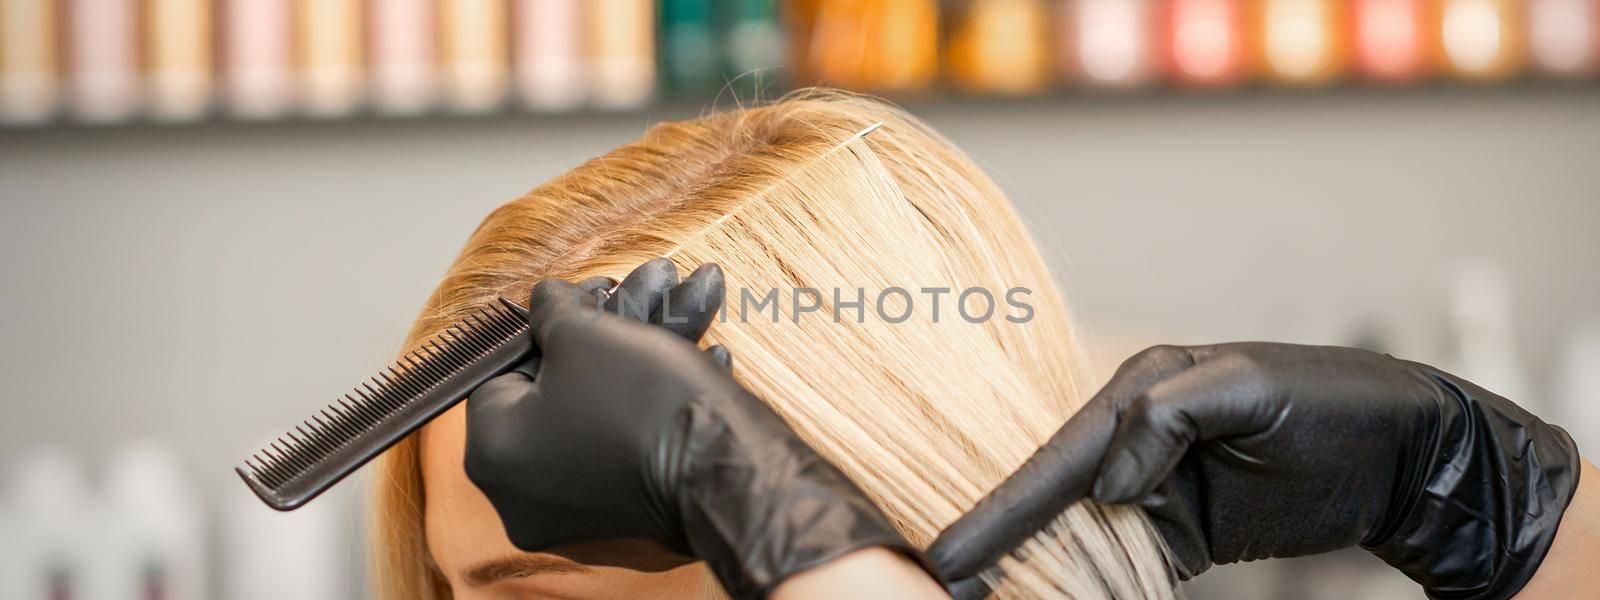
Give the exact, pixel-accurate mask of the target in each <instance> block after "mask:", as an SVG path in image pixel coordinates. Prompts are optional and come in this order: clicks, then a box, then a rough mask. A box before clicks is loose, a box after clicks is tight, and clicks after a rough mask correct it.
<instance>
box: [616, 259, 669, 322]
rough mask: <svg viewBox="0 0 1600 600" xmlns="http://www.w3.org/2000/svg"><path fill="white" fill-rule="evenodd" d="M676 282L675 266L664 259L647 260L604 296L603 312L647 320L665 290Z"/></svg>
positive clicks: (658, 305) (663, 297)
mask: <svg viewBox="0 0 1600 600" xmlns="http://www.w3.org/2000/svg"><path fill="white" fill-rule="evenodd" d="M675 285H678V267H677V266H675V265H673V264H672V261H670V260H667V259H665V258H655V259H651V260H649V261H646V262H645V263H644V264H642V265H639V266H638V268H635V269H634V270H633V272H632V273H629V274H628V276H627V277H624V278H622V283H621V284H620V285H618V286H617V289H616V291H614V292H612V293H611V297H610V298H607V299H606V305H605V311H606V312H607V313H610V314H613V315H620V316H624V317H630V318H632V319H634V320H636V321H642V322H649V320H650V315H651V314H652V313H654V312H655V311H656V309H657V308H659V307H660V306H661V303H662V302H663V301H665V299H666V297H667V291H668V290H671V289H672V287H673V286H675Z"/></svg>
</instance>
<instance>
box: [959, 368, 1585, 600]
mask: <svg viewBox="0 0 1600 600" xmlns="http://www.w3.org/2000/svg"><path fill="white" fill-rule="evenodd" d="M1578 465H1579V462H1578V455H1577V452H1576V449H1575V448H1574V446H1573V443H1572V440H1571V438H1569V437H1568V436H1567V434H1566V432H1564V431H1562V430H1561V429H1560V428H1558V427H1554V426H1552V425H1549V424H1547V423H1544V422H1543V421H1540V420H1539V419H1538V418H1536V417H1534V416H1533V415H1531V414H1528V413H1527V412H1525V411H1523V410H1522V409H1520V408H1518V407H1517V406H1516V405H1515V404H1512V403H1511V402H1510V401H1508V400H1506V399H1505V398H1501V397H1499V396H1496V395H1494V394H1492V393H1490V392H1488V391H1485V390H1483V389H1482V388H1479V387H1477V386H1475V385H1473V384H1471V383H1469V382H1466V381H1463V380H1461V379H1459V378H1456V377H1454V376H1451V375H1449V374H1447V373H1444V372H1442V371H1439V370H1437V369H1434V368H1432V367H1429V366H1427V365H1422V364H1418V363H1414V362H1408V361H1404V360H1398V359H1395V358H1391V357H1389V356H1387V355H1381V354H1374V353H1371V352H1365V351H1361V350H1354V349H1349V348H1334V347H1315V346H1297V345H1289V344H1269V343H1239V344H1223V345H1218V346H1200V347H1173V346H1161V347H1156V348H1151V349H1150V350H1146V351H1144V352H1142V353H1140V354H1139V355H1137V356H1134V357H1133V358H1132V359H1129V360H1128V361H1127V362H1125V363H1123V365H1122V367H1121V368H1120V369H1119V370H1118V371H1117V373H1116V375H1115V376H1114V377H1112V379H1111V381H1110V382H1109V383H1108V384H1107V385H1106V387H1105V388H1104V389H1102V390H1101V391H1100V393H1099V394H1097V395H1095V397H1094V398H1093V399H1092V400H1090V401H1089V403H1088V404H1087V405H1086V406H1085V407H1084V408H1083V410H1082V411H1080V412H1079V413H1078V414H1077V415H1075V416H1074V417H1073V418H1072V419H1071V420H1070V421H1068V422H1067V424H1066V425H1065V426H1063V427H1062V429H1061V430H1060V431H1059V432H1058V433H1056V435H1055V436H1054V437H1052V438H1051V440H1050V441H1049V442H1048V443H1047V444H1046V445H1045V446H1044V447H1043V448H1041V449H1040V450H1039V452H1038V453H1037V454H1036V455H1034V456H1033V457H1032V458H1030V459H1029V460H1028V462H1027V463H1026V464H1025V465H1024V466H1023V467H1022V468H1021V469H1020V470H1018V472H1017V473H1016V474H1014V475H1013V476H1012V477H1011V478H1010V479H1008V480H1007V481H1006V482H1004V483H1003V484H1001V485H1000V487H998V488H997V489H996V490H995V491H993V492H992V493H991V494H990V496H989V497H987V498H985V499H984V500H983V501H981V502H980V503H979V504H978V505H977V506H976V507H975V508H974V509H973V510H972V511H971V512H969V513H968V514H967V515H965V516H963V517H962V518H961V519H959V520H957V521H956V523H954V524H953V525H951V526H950V527H949V528H948V529H946V530H945V531H944V533H942V534H941V535H940V537H939V539H938V540H936V541H935V542H934V544H933V547H931V548H930V549H929V551H928V552H929V556H930V557H932V558H933V559H934V560H935V563H936V564H937V565H938V566H939V568H940V569H941V570H942V571H943V572H944V574H945V575H946V576H947V577H949V578H950V579H951V580H952V581H955V582H956V585H957V586H958V587H957V588H955V589H956V591H957V593H956V594H955V595H956V596H957V597H976V596H977V595H979V594H980V593H982V592H983V587H982V585H981V583H978V582H977V578H976V577H975V575H976V574H977V573H978V572H979V571H980V570H982V569H984V568H986V567H988V566H990V565H992V564H994V561H995V560H996V559H997V558H998V557H999V556H1000V555H1001V554H1004V553H1005V552H1007V551H1009V550H1010V549H1012V548H1014V547H1016V545H1017V544H1018V543H1019V542H1020V541H1022V540H1024V539H1026V538H1027V537H1028V536H1029V535H1030V534H1032V533H1033V532H1035V531H1038V530H1039V528H1040V527H1042V526H1043V525H1044V524H1045V523H1047V522H1048V521H1050V520H1051V519H1052V518H1053V517H1054V516H1056V515H1057V514H1060V512H1061V511H1062V509H1063V508H1065V507H1066V506H1067V505H1068V504H1070V503H1072V502H1074V501H1076V500H1078V499H1079V498H1081V497H1083V496H1084V495H1086V494H1089V493H1090V492H1091V490H1092V495H1093V497H1094V498H1095V499H1096V500H1098V501H1101V502H1105V503H1113V504H1117V503H1128V502H1140V503H1141V504H1143V505H1144V507H1145V508H1146V510H1147V511H1148V513H1149V515H1150V517H1151V520H1152V521H1153V522H1154V523H1155V525H1156V527H1157V529H1158V530H1159V531H1160V532H1161V535H1162V537H1163V538H1165V540H1166V542H1167V544H1168V546H1169V547H1171V549H1172V551H1173V554H1174V555H1175V558H1176V560H1177V565H1176V566H1177V568H1178V571H1179V574H1180V575H1181V576H1182V577H1184V578H1188V577H1191V576H1194V575H1196V574H1198V573H1200V572H1202V571H1205V570H1206V569H1207V568H1209V567H1210V566H1211V565H1212V564H1226V563H1232V562H1236V561H1243V560H1254V559H1261V558H1271V557H1289V556H1301V555H1307V554H1316V553H1320V552H1327V551H1330V550H1335V549H1338V548H1344V547H1349V546H1354V545H1357V544H1360V545H1361V546H1362V547H1364V548H1366V549H1367V550H1369V551H1371V552H1372V553H1373V554H1375V555H1377V556H1378V557H1379V558H1381V559H1383V560H1384V561H1386V562H1388V563H1389V564H1390V565H1392V566H1394V567H1395V568H1397V569H1399V570H1401V571H1402V572H1404V573H1405V574H1406V575H1407V576H1409V577H1411V578H1412V579H1414V580H1416V581H1417V582H1419V583H1421V584H1422V585H1423V586H1424V588H1425V589H1426V590H1427V591H1428V593H1429V594H1430V595H1431V596H1434V597H1441V598H1445V597H1447V598H1501V597H1507V596H1510V595H1511V594H1513V593H1515V592H1516V591H1517V590H1518V589H1519V588H1520V587H1521V586H1522V584H1523V583H1525V582H1526V581H1527V580H1528V578H1529V577H1530V576H1532V574H1533V573H1534V571H1535V569H1537V567H1538V565H1539V561H1540V559H1541V558H1542V557H1543V556H1544V554H1545V551H1546V550H1547V549H1548V548H1549V547H1550V542H1551V540H1552V538H1553V537H1554V534H1555V528H1556V525H1557V524H1558V523H1559V522H1560V519H1561V515H1562V510H1563V509H1564V508H1565V507H1566V505H1567V502H1568V501H1569V500H1570V499H1571V498H1572V495H1573V490H1574V489H1575V487H1576V482H1577V477H1576V475H1577V468H1578Z"/></svg>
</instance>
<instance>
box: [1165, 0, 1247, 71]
mask: <svg viewBox="0 0 1600 600" xmlns="http://www.w3.org/2000/svg"><path fill="white" fill-rule="evenodd" d="M1159 22H1160V31H1161V40H1160V44H1161V46H1160V47H1161V57H1162V62H1163V63H1164V65H1165V67H1166V71H1167V74H1168V76H1170V77H1172V78H1173V79H1174V80H1176V81H1178V82H1179V83H1183V84H1186V85H1191V86H1198V87H1225V86H1230V85H1234V84H1237V83H1239V82H1241V81H1243V80H1244V79H1245V76H1246V74H1247V72H1248V65H1247V62H1246V60H1247V57H1246V54H1245V52H1246V48H1245V37H1244V28H1245V12H1244V5H1243V2H1242V0H1167V2H1166V3H1165V4H1164V5H1163V6H1162V10H1161V12H1160V16H1159Z"/></svg>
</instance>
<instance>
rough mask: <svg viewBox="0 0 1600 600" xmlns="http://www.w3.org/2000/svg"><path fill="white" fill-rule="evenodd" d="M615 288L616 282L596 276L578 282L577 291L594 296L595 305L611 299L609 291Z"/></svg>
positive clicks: (602, 276)
mask: <svg viewBox="0 0 1600 600" xmlns="http://www.w3.org/2000/svg"><path fill="white" fill-rule="evenodd" d="M615 287H617V280H615V279H612V278H610V277H606V276H605V275H596V276H594V277H590V278H588V279H585V280H583V281H579V282H578V289H581V290H583V291H585V292H588V293H589V295H590V296H594V298H595V300H596V301H597V303H603V302H605V301H606V299H607V298H610V297H611V290H612V289H613V288H615Z"/></svg>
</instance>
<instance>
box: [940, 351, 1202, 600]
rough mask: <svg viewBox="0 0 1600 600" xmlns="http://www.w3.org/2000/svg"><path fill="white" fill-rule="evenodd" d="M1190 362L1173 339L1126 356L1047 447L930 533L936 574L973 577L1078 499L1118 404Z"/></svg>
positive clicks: (1111, 430) (1100, 452)
mask: <svg viewBox="0 0 1600 600" xmlns="http://www.w3.org/2000/svg"><path fill="white" fill-rule="evenodd" d="M1192 364H1193V363H1192V361H1191V359H1190V356H1189V354H1188V352H1187V351H1185V350H1184V349H1183V348H1178V347H1175V346H1157V347H1154V348H1151V349H1149V350H1145V351H1144V352H1140V353H1139V354H1136V355H1134V356H1133V357H1132V358H1129V359H1128V360H1127V361H1125V362H1123V363H1122V366H1121V367H1119V368H1118V369H1117V372H1116V374H1115V375H1112V377H1111V380H1110V381H1108V382H1106V385H1105V387H1103V388H1101V389H1100V391H1099V392H1098V393H1096V394H1095V395H1094V397H1093V398H1091V399H1090V400H1089V402H1088V403H1086V404H1084V406H1083V408H1082V409H1081V410H1079V411H1078V413H1077V414H1075V415H1073V416H1072V418H1071V419H1068V420H1067V423H1066V424H1065V425H1063V426H1062V427H1061V429H1059V430H1057V431H1056V433H1055V435H1052V436H1051V437H1050V440H1049V441H1047V442H1045V444H1044V446H1041V447H1040V448H1039V450H1038V451H1036V452H1034V454H1033V456H1031V457H1029V458H1028V460H1027V461H1026V462H1024V463H1023V464H1022V466H1021V467H1020V468H1018V469H1017V471H1016V472H1015V473H1012V474H1011V475H1010V476H1009V477H1007V478H1006V480H1005V481H1003V482H1001V483H1000V485H998V486H996V487H995V488H994V490H992V491H990V492H989V494H988V495H987V496H985V497H983V499H981V500H979V501H978V503H977V504H976V505H974V506H973V507H972V510H970V511H967V513H966V514H965V515H962V516H961V517H960V518H958V519H956V521H955V522H954V523H951V524H950V526H949V527H946V528H945V530H944V531H943V532H941V533H940V534H939V537H937V538H935V539H934V541H933V544H932V545H930V546H929V547H928V552H927V554H928V557H929V558H930V559H931V560H933V561H934V564H936V565H938V566H939V571H940V573H941V574H943V575H944V576H945V577H947V578H949V579H950V580H951V581H956V580H961V579H967V578H974V579H975V578H976V576H977V574H978V573H979V572H981V571H983V570H984V569H987V568H989V567H991V566H993V565H994V564H995V562H997V561H999V560H1000V558H1001V557H1003V556H1005V555H1006V554H1007V553H1010V552H1011V551H1013V550H1015V549H1016V548H1017V547H1018V546H1021V545H1022V543H1023V542H1025V541H1027V540H1028V538H1030V537H1032V536H1033V535H1034V534H1036V533H1038V532H1039V530H1040V529H1042V528H1044V526H1045V525H1048V524H1049V523H1050V521H1052V520H1054V519H1055V518H1056V516H1058V515H1060V514H1061V511H1063V510H1066V508H1067V507H1068V506H1070V505H1071V504H1072V503H1074V502H1077V501H1078V500H1080V499H1082V498H1083V497H1084V495H1086V494H1087V493H1088V491H1089V488H1090V485H1091V484H1092V483H1093V481H1094V476H1095V472H1096V471H1097V470H1099V469H1100V461H1101V459H1102V458H1104V456H1105V450H1106V448H1107V447H1108V446H1109V444H1110V441H1111V436H1112V434H1113V433H1114V432H1115V431H1116V426H1117V413H1118V412H1119V411H1120V410H1121V407H1123V406H1126V405H1127V404H1128V403H1129V402H1131V401H1132V399H1133V398H1136V397H1138V396H1139V395H1140V394H1142V393H1143V392H1144V391H1145V390H1146V389H1148V388H1149V387H1150V386H1151V385H1153V384H1154V383H1156V382H1158V381H1161V380H1162V379H1164V378H1166V377H1169V376H1171V375H1172V374H1174V373H1178V372H1181V371H1183V370H1184V369H1187V368H1189V367H1190V365H1192Z"/></svg>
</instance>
